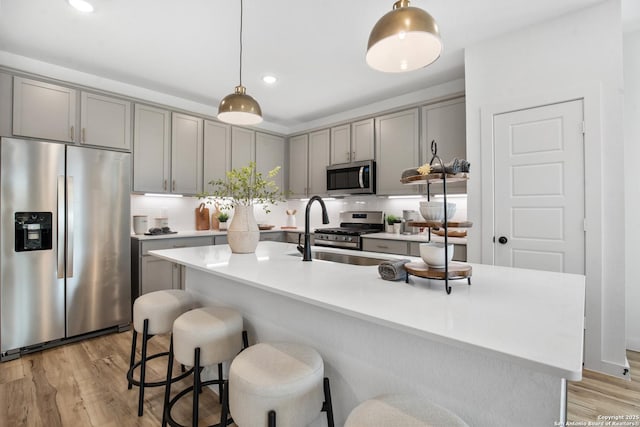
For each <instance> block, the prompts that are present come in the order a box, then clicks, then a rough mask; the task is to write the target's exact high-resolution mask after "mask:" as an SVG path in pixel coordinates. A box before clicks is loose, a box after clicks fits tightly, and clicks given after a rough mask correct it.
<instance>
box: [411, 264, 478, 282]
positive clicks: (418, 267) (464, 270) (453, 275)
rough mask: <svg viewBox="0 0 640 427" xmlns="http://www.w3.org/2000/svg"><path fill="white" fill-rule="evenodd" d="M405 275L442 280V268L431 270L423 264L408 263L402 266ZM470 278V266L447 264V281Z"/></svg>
mask: <svg viewBox="0 0 640 427" xmlns="http://www.w3.org/2000/svg"><path fill="white" fill-rule="evenodd" d="M404 269H405V270H407V273H409V274H412V275H414V276H418V277H424V278H425V279H444V278H445V271H444V268H432V267H429V266H428V265H427V264H425V263H424V262H421V261H420V262H409V263H407V264H405V265H404ZM470 276H471V266H470V265H469V264H464V263H462V262H455V261H452V262H450V263H449V279H464V278H467V277H470Z"/></svg>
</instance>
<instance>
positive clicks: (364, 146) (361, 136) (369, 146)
mask: <svg viewBox="0 0 640 427" xmlns="http://www.w3.org/2000/svg"><path fill="white" fill-rule="evenodd" d="M374 135H375V131H374V122H373V119H365V120H360V121H358V122H354V123H352V124H351V161H352V162H359V161H361V160H372V159H375V158H376V156H375V151H374V147H375V144H374V141H375V139H374Z"/></svg>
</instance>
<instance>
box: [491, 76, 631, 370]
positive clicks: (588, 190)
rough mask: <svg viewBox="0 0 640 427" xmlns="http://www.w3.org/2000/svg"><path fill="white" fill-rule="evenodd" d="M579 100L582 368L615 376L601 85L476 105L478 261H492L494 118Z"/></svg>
mask: <svg viewBox="0 0 640 427" xmlns="http://www.w3.org/2000/svg"><path fill="white" fill-rule="evenodd" d="M580 99H581V100H582V101H583V108H584V116H583V117H584V122H585V134H584V174H585V176H584V178H585V181H584V182H585V189H584V190H585V206H584V214H585V219H586V230H587V232H586V233H585V241H584V244H585V276H586V306H585V329H586V332H585V359H584V362H585V366H587V367H591V369H595V368H597V369H600V370H602V371H605V372H610V373H612V374H614V375H616V376H618V375H619V366H618V365H617V364H613V363H607V362H605V361H603V360H602V354H601V337H602V325H601V322H602V305H601V298H602V281H603V259H604V257H603V253H602V243H603V242H602V207H603V206H602V177H603V173H602V172H603V171H602V165H601V159H602V150H603V148H602V144H603V141H602V113H601V106H602V100H601V84H600V83H598V82H593V83H585V84H579V85H576V86H573V87H564V88H559V89H557V90H553V91H549V92H547V93H540V94H537V95H532V96H529V97H520V98H514V99H512V100H509V101H505V102H504V103H501V104H495V105H486V106H482V107H481V108H480V158H481V163H482V168H481V169H482V172H481V177H480V179H481V194H480V196H481V202H480V204H481V218H482V221H481V227H480V236H479V237H480V246H481V262H482V263H483V264H493V263H494V255H493V254H494V252H493V251H494V248H493V245H494V243H493V236H494V220H495V217H494V204H495V195H494V191H493V188H494V178H495V177H494V166H495V165H494V150H493V139H494V129H493V117H494V116H495V115H498V114H503V113H508V112H512V111H518V110H526V109H530V108H534V107H541V106H545V105H550V104H558V103H562V102H566V101H573V100H580Z"/></svg>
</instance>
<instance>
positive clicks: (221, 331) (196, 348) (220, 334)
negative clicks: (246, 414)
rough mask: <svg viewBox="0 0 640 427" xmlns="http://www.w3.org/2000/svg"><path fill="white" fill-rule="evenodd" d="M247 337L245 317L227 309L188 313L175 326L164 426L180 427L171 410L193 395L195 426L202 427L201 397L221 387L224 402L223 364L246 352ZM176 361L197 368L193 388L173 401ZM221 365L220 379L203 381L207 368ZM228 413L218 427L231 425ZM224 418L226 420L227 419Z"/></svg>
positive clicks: (195, 310) (219, 369)
mask: <svg viewBox="0 0 640 427" xmlns="http://www.w3.org/2000/svg"><path fill="white" fill-rule="evenodd" d="M247 346H248V344H247V334H246V332H245V331H243V330H242V316H241V315H240V313H238V312H237V311H236V310H233V309H231V308H226V307H203V308H197V309H194V310H191V311H188V312H186V313H184V314H183V315H181V316H180V317H178V318H177V319H176V320H175V322H173V335H172V343H171V350H170V352H169V363H168V365H167V386H166V388H165V397H164V399H165V400H164V414H163V418H162V426H163V427H164V426H165V425H166V424H167V423H169V424H170V425H171V426H173V427H179V426H180V424H178V423H177V422H176V421H175V420H174V419H173V417H172V416H171V409H172V408H173V406H174V405H175V404H176V402H177V401H178V400H180V399H181V398H182V397H184V396H186V395H187V394H189V393H193V406H192V425H193V426H194V427H196V426H197V425H198V406H199V395H200V392H201V391H202V387H205V386H208V385H212V384H217V385H218V391H219V396H220V400H221V401H222V395H223V393H224V390H225V389H226V388H227V387H225V383H226V381H225V380H224V379H223V377H222V362H226V361H230V360H232V359H233V358H234V357H235V356H236V355H237V354H238V353H239V352H240V351H242V349H243V348H246V347H247ZM174 359H175V360H176V361H177V362H179V363H181V364H182V365H186V366H193V369H192V373H193V385H191V386H189V387H187V388H185V389H184V390H182V391H180V392H178V394H176V395H175V396H174V397H173V399H170V395H171V381H169V379H170V378H171V377H172V375H173V372H172V371H173V361H174ZM212 365H218V379H217V380H208V381H202V380H201V378H200V373H201V371H202V369H203V368H204V367H207V366H212ZM227 412H228V411H227V410H226V409H224V410H223V411H222V413H221V417H220V423H219V424H216V425H218V426H225V425H227V424H230V423H231V422H232V421H233V420H231V419H227V418H228V417H227ZM223 417H224V418H223Z"/></svg>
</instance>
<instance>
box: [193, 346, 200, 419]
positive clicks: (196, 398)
mask: <svg viewBox="0 0 640 427" xmlns="http://www.w3.org/2000/svg"><path fill="white" fill-rule="evenodd" d="M193 359H194V360H193V365H194V366H193V413H192V417H193V418H192V425H193V427H198V405H199V404H200V390H201V389H202V388H201V386H200V371H201V370H200V347H196V349H195V351H194V355H193Z"/></svg>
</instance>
